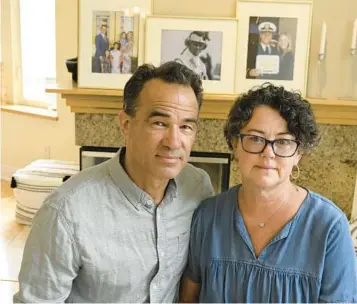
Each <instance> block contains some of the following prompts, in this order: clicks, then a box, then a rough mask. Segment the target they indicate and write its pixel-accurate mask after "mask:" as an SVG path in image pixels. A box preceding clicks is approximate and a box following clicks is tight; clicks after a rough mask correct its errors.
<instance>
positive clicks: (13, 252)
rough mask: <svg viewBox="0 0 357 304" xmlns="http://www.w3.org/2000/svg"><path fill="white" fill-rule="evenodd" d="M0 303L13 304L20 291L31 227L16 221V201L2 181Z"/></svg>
mask: <svg viewBox="0 0 357 304" xmlns="http://www.w3.org/2000/svg"><path fill="white" fill-rule="evenodd" d="M0 215H1V216H0V303H1V304H2V303H12V296H13V294H14V293H15V292H16V291H17V290H18V282H17V279H18V274H19V270H20V265H21V260H22V253H23V249H24V245H25V242H26V239H27V236H28V233H29V231H30V228H29V226H25V225H19V224H17V223H16V221H15V200H14V199H13V192H12V189H11V188H10V183H9V182H6V181H3V180H2V181H1V201H0Z"/></svg>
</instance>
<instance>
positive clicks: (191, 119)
mask: <svg viewBox="0 0 357 304" xmlns="http://www.w3.org/2000/svg"><path fill="white" fill-rule="evenodd" d="M153 117H165V118H170V114H168V113H165V112H162V111H159V110H154V111H152V112H151V113H150V114H149V117H148V119H150V118H153ZM183 121H184V122H187V123H194V124H197V121H198V119H197V118H196V117H189V118H184V119H183Z"/></svg>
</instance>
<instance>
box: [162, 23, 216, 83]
mask: <svg viewBox="0 0 357 304" xmlns="http://www.w3.org/2000/svg"><path fill="white" fill-rule="evenodd" d="M167 61H176V62H179V63H181V64H184V65H186V66H187V67H188V68H190V69H191V70H193V71H195V72H196V73H197V74H198V75H200V77H201V79H202V80H220V79H221V62H222V32H218V31H217V32H216V31H196V30H189V31H187V30H166V29H163V30H162V31H161V63H165V62H167Z"/></svg>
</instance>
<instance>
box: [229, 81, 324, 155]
mask: <svg viewBox="0 0 357 304" xmlns="http://www.w3.org/2000/svg"><path fill="white" fill-rule="evenodd" d="M262 105H265V106H269V107H271V108H272V109H275V110H277V111H278V112H279V114H280V116H281V117H282V118H284V119H285V121H286V122H287V125H288V130H289V132H290V133H291V134H292V135H294V136H295V138H296V140H298V141H299V142H300V149H301V150H302V151H304V152H310V151H311V150H312V149H313V148H314V147H315V146H317V145H318V143H319V140H320V136H319V131H318V127H317V124H316V121H315V117H314V114H313V112H312V109H311V105H310V103H309V102H308V101H307V100H306V99H303V98H302V96H301V94H300V93H299V92H296V91H294V92H293V91H292V92H290V91H287V90H285V89H284V87H282V86H275V85H273V84H271V83H265V84H263V85H262V86H259V87H255V88H253V89H251V90H249V91H248V92H247V93H245V94H242V95H240V96H238V98H237V99H236V101H235V103H234V105H233V106H232V108H231V110H230V112H229V115H228V120H227V122H226V124H225V127H224V136H225V138H226V141H227V144H228V146H229V148H230V149H231V150H232V149H233V147H232V139H233V138H235V137H237V136H238V134H239V133H240V131H241V129H242V128H244V127H245V126H246V125H247V124H248V123H249V121H250V119H251V118H252V115H253V110H254V109H255V108H256V107H258V106H262ZM267 123H269V121H267Z"/></svg>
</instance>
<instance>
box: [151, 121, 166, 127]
mask: <svg viewBox="0 0 357 304" xmlns="http://www.w3.org/2000/svg"><path fill="white" fill-rule="evenodd" d="M153 124H154V125H156V126H159V127H165V124H164V123H163V122H162V121H154V123H153Z"/></svg>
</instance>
